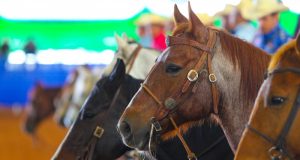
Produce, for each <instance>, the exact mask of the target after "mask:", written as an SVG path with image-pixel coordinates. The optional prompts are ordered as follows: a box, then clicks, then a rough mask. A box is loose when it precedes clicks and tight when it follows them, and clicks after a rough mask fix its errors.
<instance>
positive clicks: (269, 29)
mask: <svg viewBox="0 0 300 160" xmlns="http://www.w3.org/2000/svg"><path fill="white" fill-rule="evenodd" d="M287 9H288V8H287V7H285V6H284V5H283V4H282V3H279V2H278V1H277V0H258V2H257V4H256V5H255V6H254V8H253V10H252V13H253V15H254V18H255V19H258V21H259V25H260V26H259V31H258V32H257V33H256V35H255V38H254V40H253V44H254V45H255V46H257V47H259V48H261V49H263V50H265V51H266V52H268V53H274V52H275V51H276V50H277V49H278V48H279V47H280V46H281V45H282V44H284V43H286V42H287V41H288V40H290V36H289V35H288V33H287V32H286V31H285V30H284V29H283V28H282V27H281V26H280V25H279V13H280V12H281V11H284V10H287Z"/></svg>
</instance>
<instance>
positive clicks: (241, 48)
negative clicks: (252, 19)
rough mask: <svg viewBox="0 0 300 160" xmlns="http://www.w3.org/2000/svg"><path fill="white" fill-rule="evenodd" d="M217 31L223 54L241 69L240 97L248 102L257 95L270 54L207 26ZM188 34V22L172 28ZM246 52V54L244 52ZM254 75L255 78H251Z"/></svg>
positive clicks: (176, 31) (175, 33) (175, 31)
mask: <svg viewBox="0 0 300 160" xmlns="http://www.w3.org/2000/svg"><path fill="white" fill-rule="evenodd" d="M208 28H209V29H211V30H214V31H216V32H217V34H218V35H219V37H220V42H221V45H222V49H223V50H224V55H225V56H226V57H228V58H229V60H230V61H231V62H232V63H233V65H234V67H235V69H240V70H241V80H240V91H241V92H240V93H239V94H240V97H241V98H243V99H249V101H245V102H244V103H246V104H247V103H249V102H251V101H252V100H254V99H255V98H256V96H257V93H258V90H259V88H260V86H261V83H262V81H263V79H264V74H265V72H266V69H267V67H268V66H267V65H268V62H269V61H270V56H269V55H268V54H266V53H265V52H264V51H263V50H261V49H259V48H257V47H255V46H253V45H252V44H250V43H248V42H246V41H244V40H241V39H239V38H237V37H234V36H232V35H230V34H228V33H227V32H226V31H222V30H220V29H216V28H213V27H208ZM180 33H187V34H190V25H189V23H181V24H178V25H177V26H176V28H175V29H174V30H173V35H177V34H180ZM246 53H247V54H246ZM253 77H256V78H253Z"/></svg>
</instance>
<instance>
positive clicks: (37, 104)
mask: <svg viewBox="0 0 300 160" xmlns="http://www.w3.org/2000/svg"><path fill="white" fill-rule="evenodd" d="M61 90H62V87H46V86H44V85H42V84H41V83H40V82H38V83H37V84H36V85H35V86H34V88H33V89H32V90H31V91H30V95H29V101H30V102H29V106H28V110H27V115H26V119H25V122H24V129H25V131H26V132H28V133H30V134H33V133H34V132H35V130H36V128H37V126H38V125H39V124H40V122H41V121H43V120H44V119H45V118H47V117H49V116H50V115H52V114H53V112H54V110H55V105H54V102H55V99H56V98H57V97H59V96H60V94H61Z"/></svg>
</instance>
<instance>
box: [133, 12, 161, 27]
mask: <svg viewBox="0 0 300 160" xmlns="http://www.w3.org/2000/svg"><path fill="white" fill-rule="evenodd" d="M166 20H167V19H166V18H165V17H162V16H159V15H157V14H153V13H145V14H142V15H141V16H140V17H139V18H138V19H137V21H136V22H135V23H136V25H138V26H145V25H149V24H158V25H165V23H166Z"/></svg>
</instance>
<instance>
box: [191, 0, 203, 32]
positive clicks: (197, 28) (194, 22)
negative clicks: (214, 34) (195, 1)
mask: <svg viewBox="0 0 300 160" xmlns="http://www.w3.org/2000/svg"><path fill="white" fill-rule="evenodd" d="M188 10H189V17H190V31H191V32H192V33H193V35H195V36H198V35H201V37H206V34H207V29H206V27H205V26H204V24H203V23H202V22H201V20H200V19H199V18H198V17H197V15H196V14H195V13H194V11H193V10H192V7H191V2H188Z"/></svg>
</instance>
